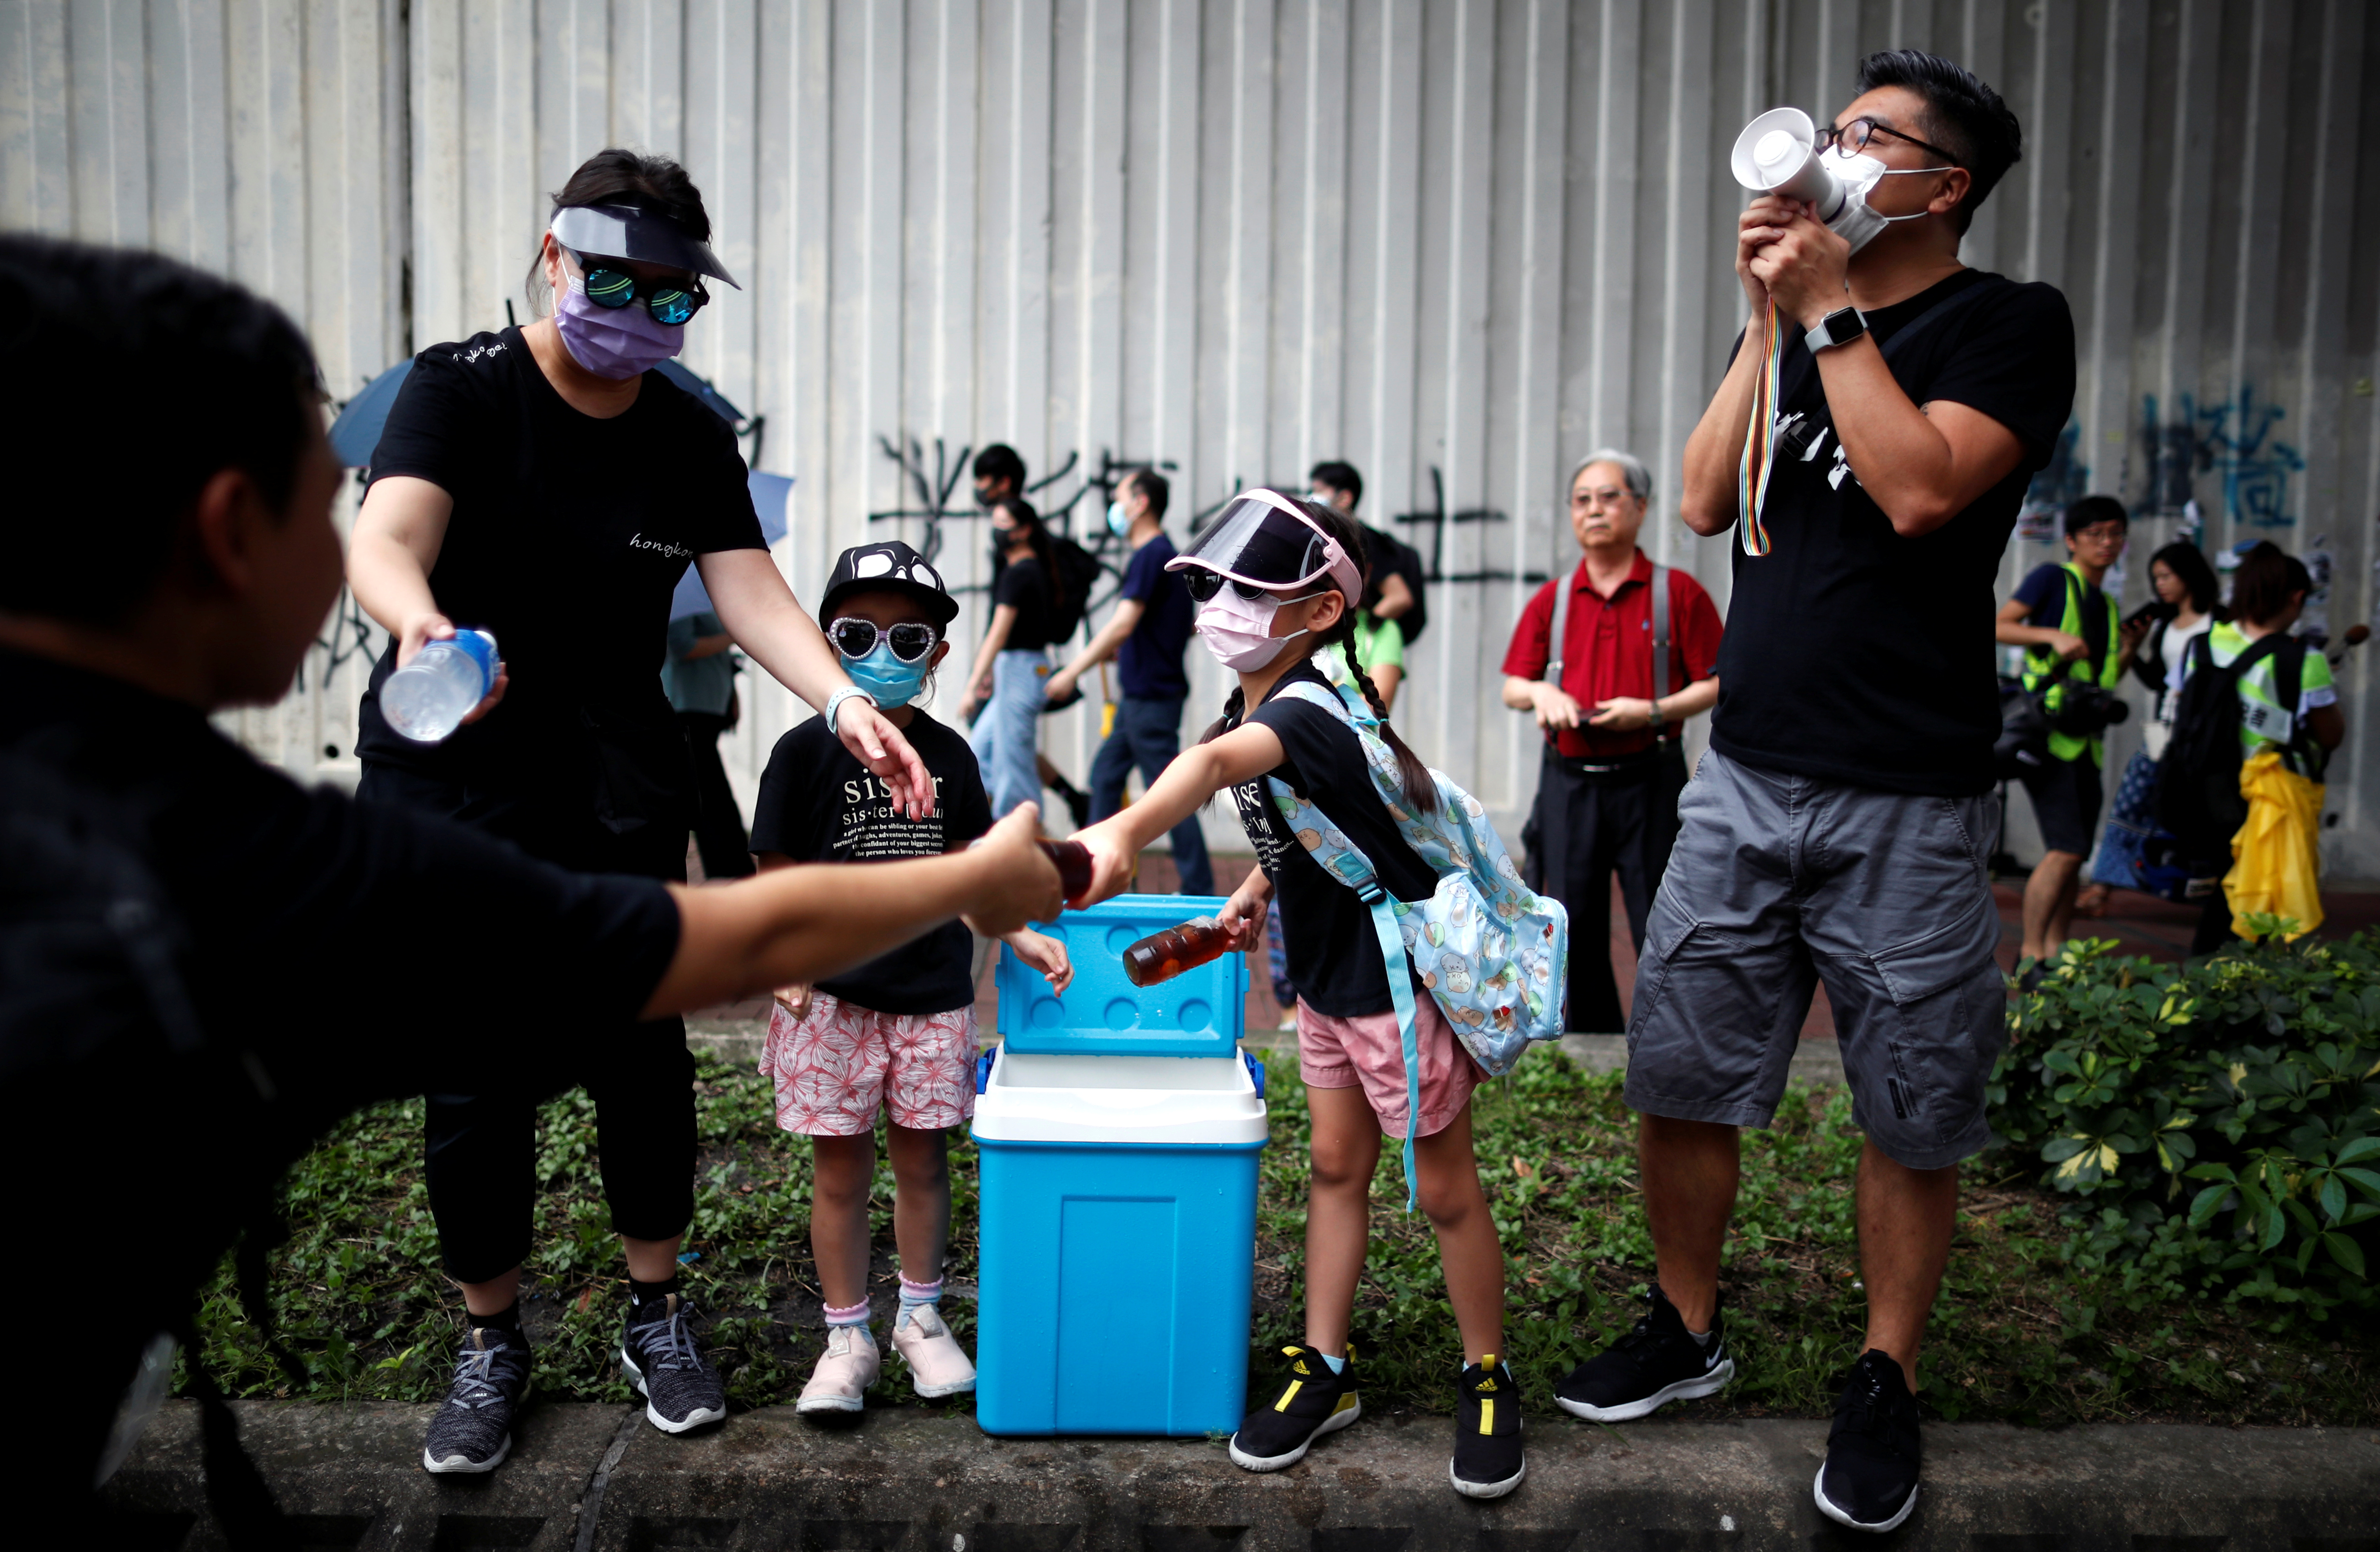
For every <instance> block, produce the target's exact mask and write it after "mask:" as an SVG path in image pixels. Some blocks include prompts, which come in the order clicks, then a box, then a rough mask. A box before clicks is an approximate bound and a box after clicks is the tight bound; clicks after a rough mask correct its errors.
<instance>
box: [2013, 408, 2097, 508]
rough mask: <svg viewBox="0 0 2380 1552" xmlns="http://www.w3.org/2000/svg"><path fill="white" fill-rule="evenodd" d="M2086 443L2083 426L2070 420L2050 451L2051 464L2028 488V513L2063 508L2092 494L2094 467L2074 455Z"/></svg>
mask: <svg viewBox="0 0 2380 1552" xmlns="http://www.w3.org/2000/svg"><path fill="white" fill-rule="evenodd" d="M2082 443H2083V427H2082V425H2081V424H2080V423H2079V422H2076V421H2072V420H2069V421H2068V422H2066V429H2065V430H2062V431H2060V432H2058V443H2057V445H2056V446H2054V447H2052V448H2051V449H2050V450H2049V462H2047V463H2046V464H2044V465H2043V466H2042V467H2040V468H2039V469H2037V470H2035V471H2034V476H2033V482H2032V483H2031V484H2029V485H2027V486H2026V487H2025V488H2024V504H2025V506H2026V507H2027V508H2028V509H2034V508H2041V509H2048V508H2053V507H2055V508H2063V507H2064V506H2065V505H2066V504H2067V503H2069V502H2077V501H2081V500H2082V499H2083V497H2084V496H2086V495H2088V494H2090V491H2091V466H2090V465H2088V464H2086V463H2084V462H2083V460H2082V459H2080V458H2078V457H2076V456H2075V453H2076V451H2077V450H2078V449H2079V448H2080V447H2081V446H2082Z"/></svg>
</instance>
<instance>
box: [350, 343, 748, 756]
mask: <svg viewBox="0 0 2380 1552" xmlns="http://www.w3.org/2000/svg"><path fill="white" fill-rule="evenodd" d="M746 472H747V471H746V468H745V465H744V459H743V456H742V455H741V454H739V453H738V452H737V451H736V447H735V433H734V432H733V431H731V430H729V429H728V427H727V425H726V423H725V422H724V421H722V420H721V419H720V418H719V417H718V416H716V415H714V414H712V413H711V412H710V410H708V409H706V408H704V407H703V406H702V405H701V404H700V403H699V402H698V401H697V400H696V399H695V398H694V397H693V396H692V395H691V394H687V393H686V391H685V390H684V389H682V388H680V387H678V386H677V385H676V384H675V383H674V382H670V381H669V379H667V378H665V377H663V376H662V375H661V373H659V372H657V371H653V372H647V373H646V374H645V375H644V380H643V382H642V384H641V385H640V386H639V388H638V390H637V399H636V402H635V403H634V404H633V405H631V406H629V407H628V409H627V410H626V411H625V412H624V413H622V414H620V415H618V416H615V417H613V418H610V419H598V418H595V417H593V416H589V415H583V414H581V413H579V412H578V411H577V410H576V409H573V408H571V407H570V406H569V405H568V404H566V403H565V402H564V400H563V398H562V395H561V394H557V393H555V392H554V390H553V384H552V383H550V382H547V381H546V377H545V373H544V372H543V371H541V370H539V368H538V365H537V361H536V359H535V358H534V357H532V356H531V355H530V353H529V347H528V344H527V343H526V342H525V341H524V340H523V339H522V337H521V333H520V331H519V330H518V329H512V328H507V329H504V330H501V331H499V332H497V333H481V334H474V335H472V336H471V337H470V338H469V339H467V340H460V341H457V342H455V343H453V344H449V345H433V346H431V347H430V348H429V349H427V350H424V351H422V352H421V354H420V355H419V356H418V357H416V358H414V366H413V370H412V371H411V372H410V373H409V374H407V377H406V380H405V383H404V386H403V387H402V388H400V389H399V390H398V392H397V396H396V403H395V406H392V407H391V409H390V411H389V417H388V424H387V426H386V427H385V428H384V429H383V430H382V432H381V439H380V445H379V446H378V447H377V448H376V449H375V450H374V451H373V454H372V461H371V477H372V479H375V480H379V479H387V478H389V477H390V476H392V475H409V476H412V477H414V478H417V479H426V480H429V481H430V482H431V484H433V485H436V486H438V487H439V488H440V489H441V490H443V491H445V492H446V493H447V494H448V495H449V496H451V497H452V498H453V499H454V503H455V508H454V513H453V515H452V516H451V517H449V519H448V520H447V524H446V537H445V540H444V542H443V544H442V545H441V546H440V547H439V552H438V560H437V564H435V565H434V566H432V567H431V573H430V589H431V594H432V595H433V596H434V597H435V598H436V599H437V600H438V607H439V610H440V611H441V612H443V613H444V614H445V615H446V616H447V617H448V618H449V619H451V620H453V621H454V622H455V624H457V625H460V626H466V627H468V626H482V627H485V628H486V629H487V630H488V631H490V632H491V633H492V634H493V635H494V637H495V638H496V644H497V647H498V649H500V650H501V651H502V653H503V655H504V662H505V665H506V668H507V670H508V671H509V673H510V674H511V678H512V683H511V687H510V688H509V689H508V690H507V692H506V694H505V697H504V703H503V704H502V705H501V706H499V707H497V708H496V709H495V710H494V711H492V712H491V713H490V714H489V715H488V716H486V717H485V718H482V719H481V720H480V721H478V722H475V723H473V724H472V725H471V726H469V727H467V728H464V729H462V730H460V731H459V732H457V733H456V734H455V735H454V736H453V737H452V738H449V739H448V740H447V741H446V742H445V743H443V744H441V745H436V746H424V745H419V744H415V743H412V742H411V741H409V740H407V739H405V738H402V737H400V736H398V735H397V734H395V733H394V732H392V731H391V730H390V729H389V727H388V725H387V723H386V722H385V721H383V720H382V718H381V714H380V707H379V703H378V691H379V688H380V686H381V685H382V684H383V682H384V681H385V680H386V679H387V677H388V675H389V674H390V673H393V672H395V665H396V646H395V643H394V642H392V643H391V644H390V646H389V649H388V650H387V651H386V652H385V653H383V655H382V658H381V661H380V664H379V666H378V668H377V669H375V670H374V672H373V673H372V678H371V689H370V691H369V692H367V693H366V695H365V696H364V702H363V707H362V709H361V714H360V716H359V718H358V725H359V729H360V732H359V736H358V739H357V745H356V749H357V753H358V755H360V756H361V757H362V758H365V759H367V760H381V761H387V762H390V763H392V764H397V765H404V766H407V767H410V768H412V769H413V770H419V771H420V772H422V773H423V774H425V775H435V776H439V777H442V778H444V779H447V780H452V781H456V782H468V783H469V784H471V785H474V786H484V787H490V788H494V789H499V790H507V791H521V790H533V789H541V788H543V787H545V786H548V785H551V784H555V783H559V784H560V786H561V788H562V790H564V791H565V792H567V793H570V794H583V793H586V792H589V791H591V790H592V787H593V782H592V779H591V778H589V779H587V780H581V779H580V778H581V774H582V773H583V772H585V771H587V770H589V769H590V768H591V761H592V759H593V756H592V754H591V752H590V741H591V740H592V739H594V738H596V737H599V736H602V735H603V734H604V730H606V729H609V728H618V727H624V726H625V728H627V729H630V730H633V732H635V733H639V734H640V733H643V732H645V731H647V730H648V729H650V730H651V731H652V732H653V733H654V734H655V736H651V737H647V738H642V739H637V738H635V737H633V736H632V737H629V738H627V739H626V740H625V742H626V743H627V744H628V745H629V746H633V747H635V748H636V749H637V757H636V758H639V759H640V760H642V761H643V762H644V763H646V764H651V765H653V766H654V767H655V769H654V770H650V771H647V772H644V774H645V775H646V777H647V778H648V779H649V780H650V781H652V782H655V783H656V784H658V785H660V786H662V787H664V788H683V787H684V786H685V784H686V774H685V768H684V759H683V739H682V737H681V739H680V741H679V745H678V749H679V755H680V758H679V759H678V761H677V767H676V769H675V770H669V769H665V767H666V765H667V761H668V757H669V754H670V745H669V742H668V740H666V739H665V738H662V737H660V736H658V731H659V730H660V729H661V728H663V727H668V728H674V727H675V720H674V718H673V717H672V715H671V713H670V708H669V702H668V697H666V696H665V695H664V694H663V693H662V687H661V679H660V674H661V668H662V662H663V661H665V660H666V658H667V656H668V640H667V637H668V632H669V612H670V597H671V594H672V593H673V591H674V589H675V588H676V587H677V583H678V578H679V577H680V576H683V575H684V574H685V572H686V566H687V564H689V563H690V562H691V561H693V559H694V558H695V557H696V556H697V555H703V554H709V553H711V552H717V551H722V550H759V549H765V548H766V541H765V540H763V539H762V538H761V535H760V522H759V516H758V515H756V514H755V513H754V511H753V508H752V497H751V493H750V491H748V490H747V486H746Z"/></svg>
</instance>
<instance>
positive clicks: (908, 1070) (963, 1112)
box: [760, 991, 977, 1137]
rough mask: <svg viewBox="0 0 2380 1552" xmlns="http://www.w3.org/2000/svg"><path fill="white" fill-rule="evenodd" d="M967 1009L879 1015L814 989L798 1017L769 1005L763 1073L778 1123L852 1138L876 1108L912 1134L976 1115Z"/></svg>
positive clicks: (867, 1126) (972, 1033) (971, 1020)
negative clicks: (772, 1083) (769, 1081)
mask: <svg viewBox="0 0 2380 1552" xmlns="http://www.w3.org/2000/svg"><path fill="white" fill-rule="evenodd" d="M976 1044H977V1030H976V1022H975V1009H974V1008H973V1007H965V1008H953V1009H952V1010H951V1011H950V1012H946V1013H880V1012H872V1011H870V1010H869V1009H867V1008H863V1007H860V1006H859V1005H858V1004H856V1003H854V1002H845V1001H844V1000H842V999H840V998H837V997H832V996H830V995H828V994H827V993H825V992H823V991H813V992H812V993H811V994H810V1011H809V1012H808V1013H807V1015H805V1016H804V1017H802V1018H799V1019H796V1018H795V1017H794V1016H793V1015H792V1014H791V1013H788V1012H785V1010H784V1009H783V1008H779V1007H771V1010H770V1012H769V1038H768V1042H767V1043H766V1044H765V1045H763V1046H762V1047H761V1048H760V1071H761V1072H762V1073H766V1074H768V1075H769V1076H770V1077H771V1078H773V1079H775V1080H776V1085H777V1124H778V1125H780V1126H782V1127H783V1128H784V1129H785V1130H786V1131H788V1132H798V1133H800V1134H802V1135H804V1136H807V1137H856V1136H858V1135H860V1134H862V1133H866V1132H871V1131H873V1130H875V1127H876V1117H877V1115H878V1114H879V1113H880V1111H884V1112H889V1113H890V1114H891V1115H892V1124H893V1125H895V1126H905V1127H908V1128H909V1129H910V1130H912V1131H916V1132H930V1131H934V1130H936V1129H938V1128H944V1127H952V1126H956V1125H959V1124H960V1123H961V1122H965V1120H966V1119H967V1118H968V1117H969V1116H972V1115H973V1114H975V1058H976Z"/></svg>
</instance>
